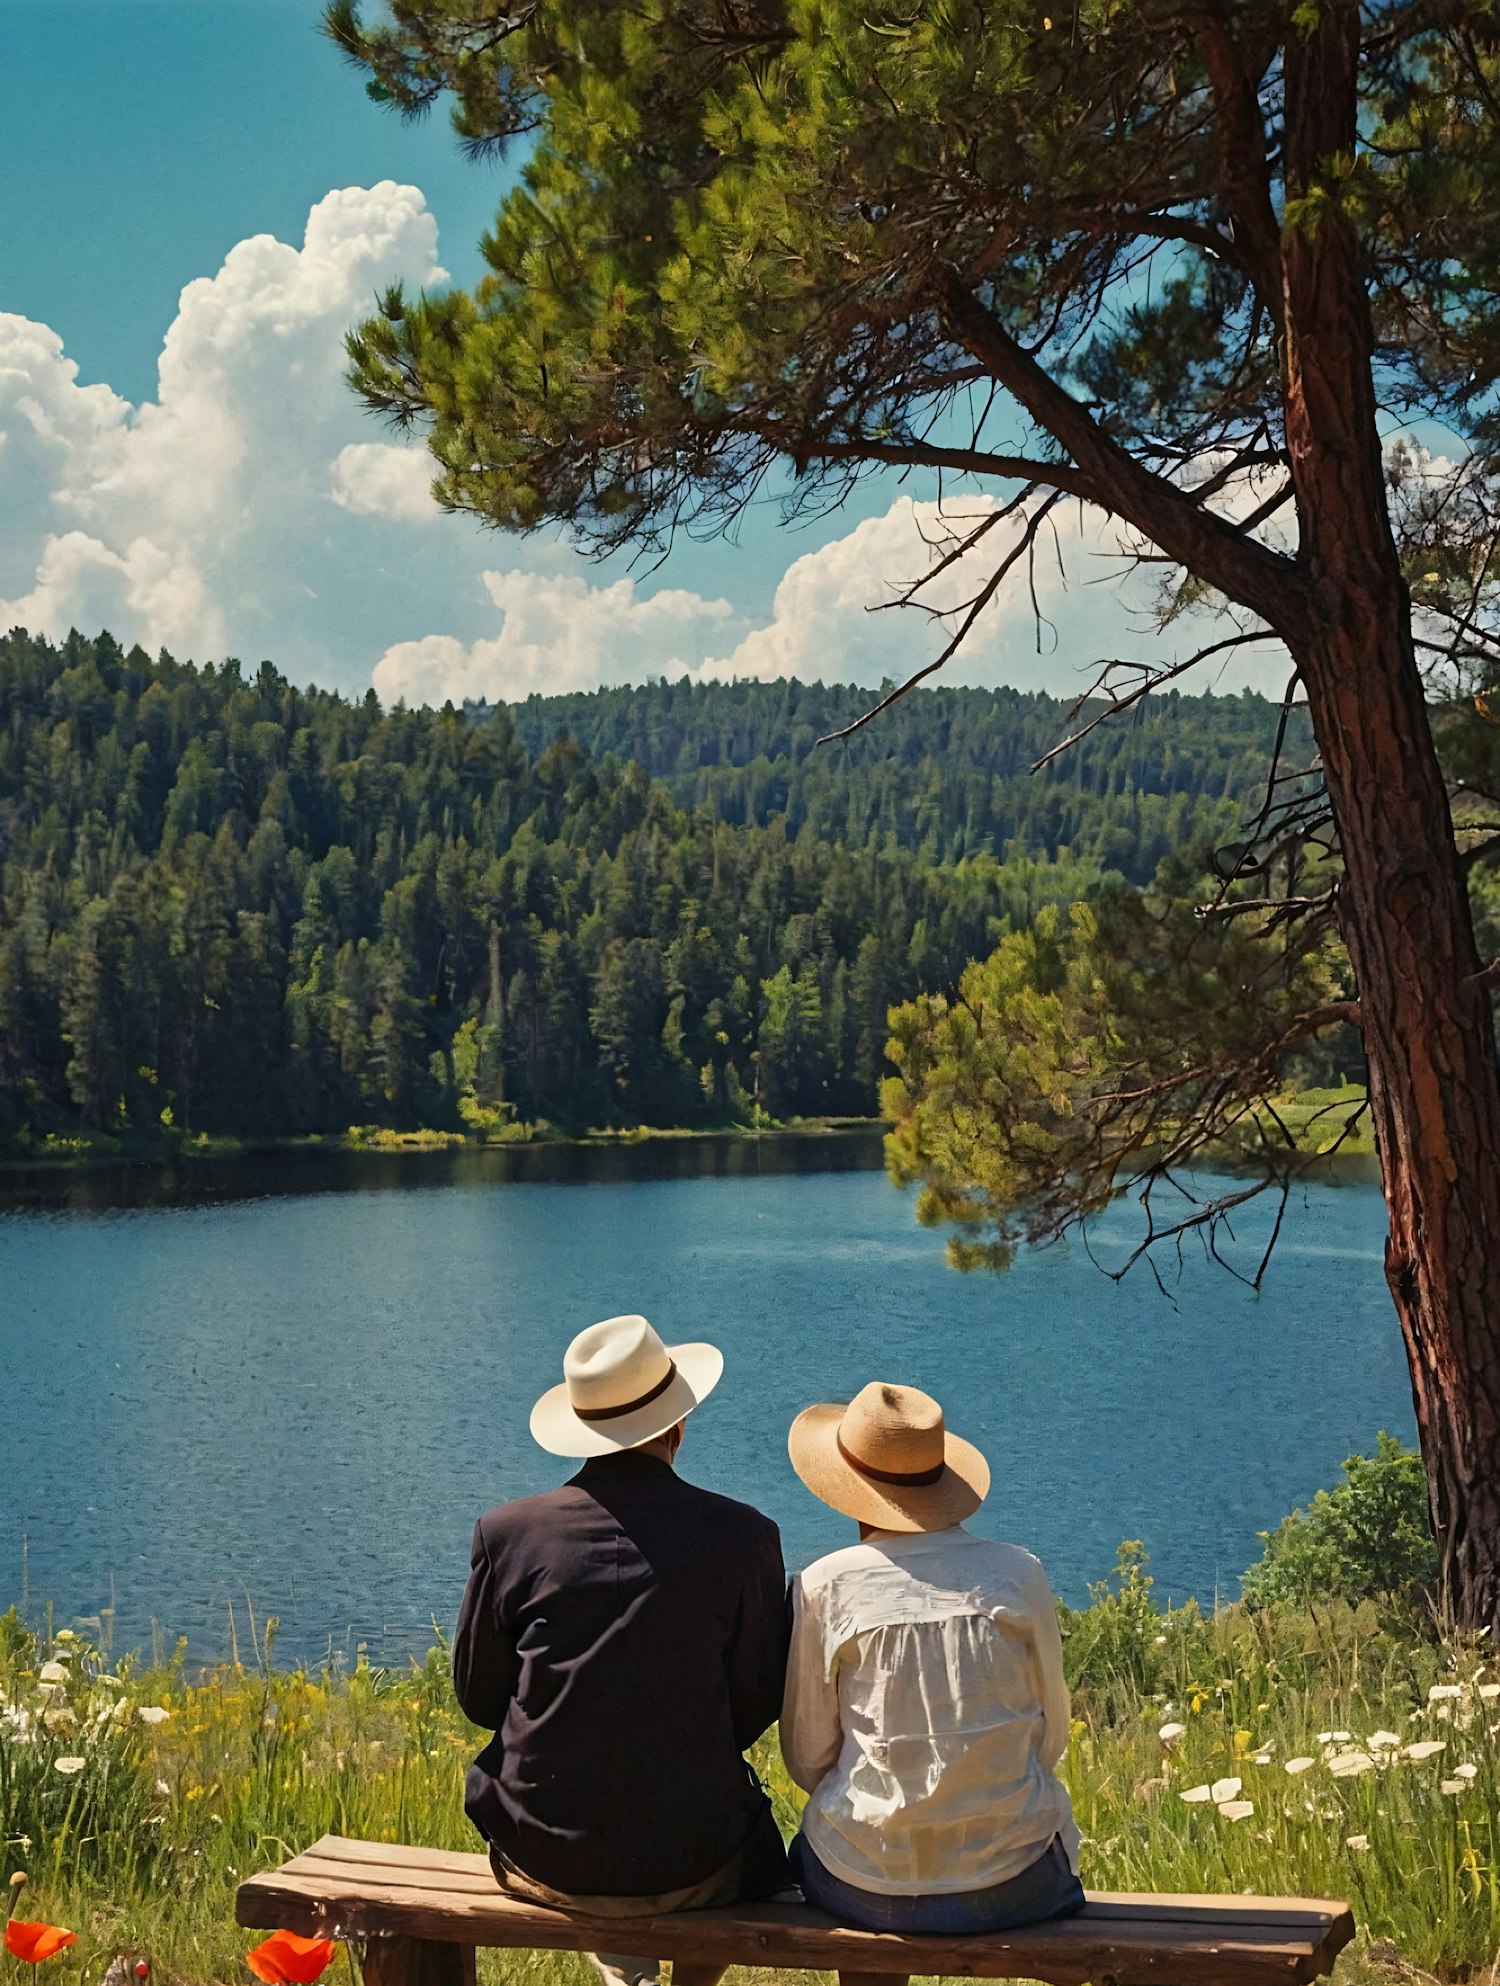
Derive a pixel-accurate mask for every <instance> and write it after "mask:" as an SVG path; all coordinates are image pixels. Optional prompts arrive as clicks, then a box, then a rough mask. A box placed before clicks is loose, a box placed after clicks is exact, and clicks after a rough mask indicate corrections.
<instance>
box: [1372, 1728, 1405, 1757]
mask: <svg viewBox="0 0 1500 1986" xmlns="http://www.w3.org/2000/svg"><path fill="white" fill-rule="evenodd" d="M1400 1743H1401V1737H1400V1734H1399V1732H1396V1731H1372V1732H1371V1733H1370V1735H1369V1737H1368V1738H1366V1739H1365V1745H1366V1747H1367V1748H1368V1749H1369V1750H1370V1751H1372V1752H1389V1751H1394V1750H1395V1749H1396V1747H1397V1746H1398V1745H1399V1744H1400Z"/></svg>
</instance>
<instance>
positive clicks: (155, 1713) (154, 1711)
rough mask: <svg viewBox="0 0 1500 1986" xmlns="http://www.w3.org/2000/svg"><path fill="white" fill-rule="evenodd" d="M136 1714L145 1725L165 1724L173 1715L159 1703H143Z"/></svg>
mask: <svg viewBox="0 0 1500 1986" xmlns="http://www.w3.org/2000/svg"><path fill="white" fill-rule="evenodd" d="M135 1714H136V1716H137V1717H139V1718H140V1720H141V1722H142V1723H143V1724H165V1723H166V1721H167V1719H168V1718H169V1717H170V1716H171V1714H172V1713H171V1711H170V1710H164V1709H163V1708H162V1706H161V1705H160V1704H159V1703H143V1704H142V1705H141V1706H140V1708H139V1709H138V1710H137V1711H136V1713H135Z"/></svg>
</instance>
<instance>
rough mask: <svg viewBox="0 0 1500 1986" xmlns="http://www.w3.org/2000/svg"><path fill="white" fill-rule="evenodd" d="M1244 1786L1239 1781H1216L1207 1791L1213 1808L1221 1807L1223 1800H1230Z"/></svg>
mask: <svg viewBox="0 0 1500 1986" xmlns="http://www.w3.org/2000/svg"><path fill="white" fill-rule="evenodd" d="M1243 1784H1244V1782H1243V1780H1239V1779H1216V1780H1215V1781H1214V1783H1213V1785H1212V1786H1210V1787H1209V1789H1208V1796H1209V1798H1210V1799H1211V1800H1212V1801H1213V1803H1214V1805H1215V1806H1222V1805H1223V1803H1224V1801H1225V1800H1232V1799H1233V1798H1234V1796H1235V1795H1236V1793H1238V1792H1239V1790H1240V1787H1241V1786H1242V1785H1243Z"/></svg>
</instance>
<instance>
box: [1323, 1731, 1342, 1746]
mask: <svg viewBox="0 0 1500 1986" xmlns="http://www.w3.org/2000/svg"><path fill="white" fill-rule="evenodd" d="M1348 1742H1349V1733H1348V1732H1347V1731H1319V1733H1318V1743H1319V1744H1320V1745H1347V1744H1348Z"/></svg>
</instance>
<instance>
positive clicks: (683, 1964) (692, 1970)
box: [672, 1958, 729, 1986]
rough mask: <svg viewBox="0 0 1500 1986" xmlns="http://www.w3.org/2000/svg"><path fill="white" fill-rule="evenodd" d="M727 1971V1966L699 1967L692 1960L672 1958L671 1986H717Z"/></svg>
mask: <svg viewBox="0 0 1500 1986" xmlns="http://www.w3.org/2000/svg"><path fill="white" fill-rule="evenodd" d="M728 1970H729V1968H728V1966H727V1965H700V1964H698V1963H697V1962H696V1961H694V1960H692V1959H681V1958H674V1959H673V1961H672V1986H719V1981H720V1980H721V1979H722V1978H723V1977H724V1974H725V1973H726V1972H727V1971H728Z"/></svg>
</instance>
